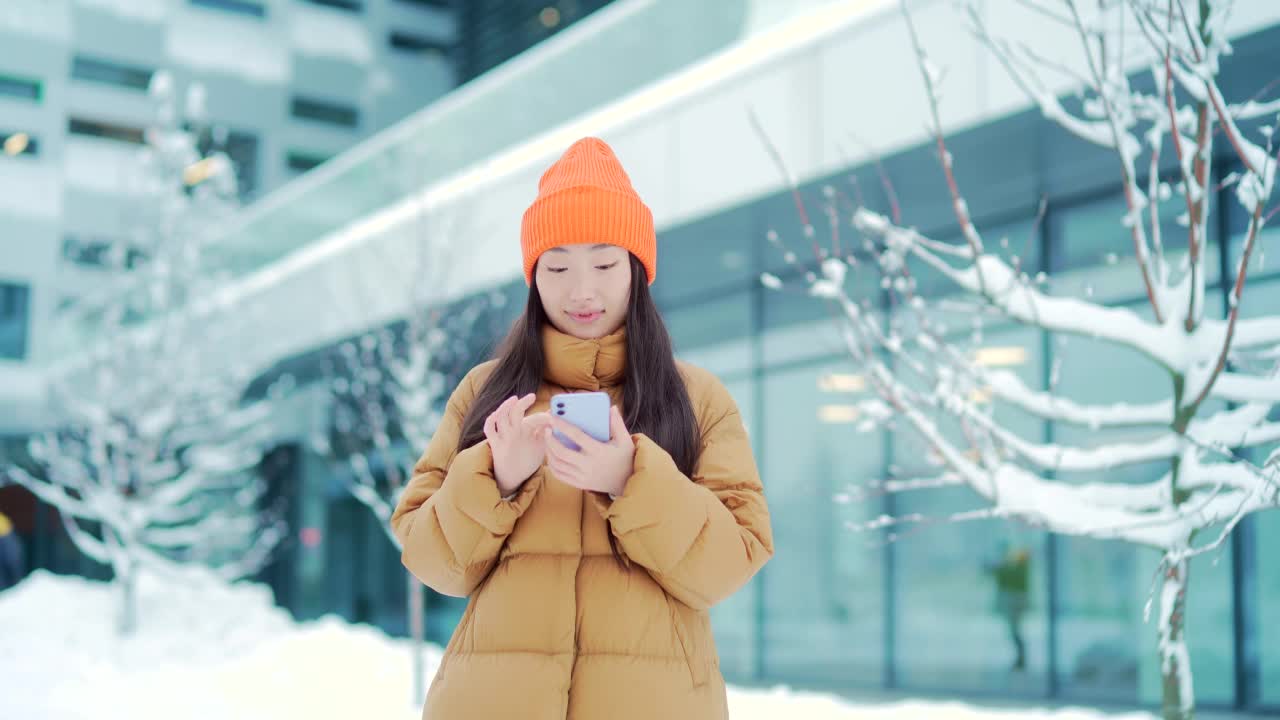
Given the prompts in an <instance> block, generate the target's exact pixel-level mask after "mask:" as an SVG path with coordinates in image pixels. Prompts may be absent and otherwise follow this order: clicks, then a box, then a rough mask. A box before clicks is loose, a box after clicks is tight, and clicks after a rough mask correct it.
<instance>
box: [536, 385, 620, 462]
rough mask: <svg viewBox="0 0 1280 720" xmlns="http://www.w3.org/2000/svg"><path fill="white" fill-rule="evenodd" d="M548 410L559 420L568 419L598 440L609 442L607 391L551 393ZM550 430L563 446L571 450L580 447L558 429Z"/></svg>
mask: <svg viewBox="0 0 1280 720" xmlns="http://www.w3.org/2000/svg"><path fill="white" fill-rule="evenodd" d="M549 412H551V413H552V414H553V415H555V416H556V417H558V418H560V419H561V420H568V421H569V422H571V423H573V424H574V425H576V426H578V427H579V428H581V429H582V431H583V432H585V433H586V434H588V435H590V436H591V437H593V438H595V439H597V440H599V441H600V442H609V394H608V393H603V392H586V393H562V394H560V395H553V396H552V397H551V408H550V410H549ZM551 432H552V434H553V435H555V436H556V437H557V438H559V439H560V442H562V443H564V445H565V447H567V448H570V449H572V450H581V449H582V448H580V447H578V444H577V443H575V442H574V441H572V440H570V439H569V438H568V437H567V436H565V435H564V434H562V433H561V432H560V431H559V430H552V431H551Z"/></svg>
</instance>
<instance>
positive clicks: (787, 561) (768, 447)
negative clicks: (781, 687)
mask: <svg viewBox="0 0 1280 720" xmlns="http://www.w3.org/2000/svg"><path fill="white" fill-rule="evenodd" d="M849 374H850V368H849V363H848V362H846V361H837V362H832V363H822V364H814V365H807V366H804V367H800V368H794V369H788V370H785V371H775V372H771V373H769V374H768V376H766V377H765V380H764V417H763V418H760V420H759V422H757V423H756V425H757V427H759V428H760V431H761V433H762V436H761V437H760V438H758V439H757V441H756V442H757V443H762V444H763V445H764V447H763V448H758V450H759V451H760V452H761V460H762V462H761V468H760V470H761V475H762V477H765V478H767V480H766V482H765V493H766V495H767V496H768V499H769V508H770V512H771V515H772V522H773V532H774V542H775V544H776V545H777V547H779V548H787V552H785V553H783V552H779V553H778V555H777V557H775V558H774V559H773V560H772V561H770V563H769V564H768V565H767V566H766V567H765V569H764V571H763V573H764V590H763V595H764V598H763V599H764V607H763V611H764V617H765V632H764V646H763V648H761V649H760V652H761V654H762V656H763V661H764V666H765V671H766V673H767V674H768V676H769V677H770V678H771V679H777V680H780V681H784V682H785V681H788V680H795V681H802V682H804V683H806V684H814V683H839V684H840V685H843V686H849V685H850V684H862V685H872V686H874V685H879V684H880V681H881V677H882V672H883V667H884V661H885V655H884V646H885V645H884V638H885V634H884V617H885V606H884V600H885V593H884V590H883V588H884V574H883V570H884V563H883V558H884V551H883V550H882V549H881V548H878V547H875V546H874V544H873V543H871V542H869V537H868V536H867V535H861V534H855V533H853V532H852V531H850V530H848V529H847V528H846V523H849V522H855V523H862V522H867V521H869V520H871V519H872V518H874V517H876V516H877V515H879V514H880V512H881V508H880V504H879V503H878V502H877V501H876V500H874V499H873V500H870V501H866V502H850V503H845V504H841V503H839V502H836V501H835V500H834V498H835V496H837V495H838V494H839V493H841V492H844V491H845V489H846V486H847V485H848V484H855V483H857V482H859V481H862V480H865V479H866V478H878V477H881V475H882V474H883V472H884V453H883V449H884V439H883V435H882V434H881V433H879V432H874V431H873V432H869V433H860V432H858V431H857V430H856V428H855V419H854V418H853V417H852V416H851V414H850V413H849V412H848V409H850V408H852V407H853V403H856V402H857V401H858V400H861V399H863V398H864V397H865V395H864V394H863V393H864V392H866V390H865V389H862V388H857V387H856V386H854V385H852V384H849V383H842V382H840V381H842V380H844V379H845V378H848V377H849ZM833 376H834V377H833ZM833 380H834V382H833ZM871 539H872V540H873V539H874V538H871Z"/></svg>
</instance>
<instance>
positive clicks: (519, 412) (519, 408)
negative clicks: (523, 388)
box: [507, 393, 537, 428]
mask: <svg viewBox="0 0 1280 720" xmlns="http://www.w3.org/2000/svg"><path fill="white" fill-rule="evenodd" d="M536 398H537V396H536V395H534V394H533V393H529V394H528V395H525V396H524V397H520V398H513V399H514V400H515V402H513V403H511V407H509V408H507V427H511V428H514V427H517V426H519V425H520V421H521V420H524V412H525V411H526V410H528V409H529V406H531V405H533V401H534V400H535V399H536Z"/></svg>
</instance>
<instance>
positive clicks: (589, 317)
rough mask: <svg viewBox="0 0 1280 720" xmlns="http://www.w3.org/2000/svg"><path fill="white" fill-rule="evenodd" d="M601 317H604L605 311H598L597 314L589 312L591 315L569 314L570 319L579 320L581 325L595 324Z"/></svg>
mask: <svg viewBox="0 0 1280 720" xmlns="http://www.w3.org/2000/svg"><path fill="white" fill-rule="evenodd" d="M601 315H604V311H603V310H596V311H595V312H589V313H575V312H571V313H569V317H571V318H573V319H574V320H577V321H578V322H580V323H590V322H595V321H596V320H598V319H599V318H600V316H601Z"/></svg>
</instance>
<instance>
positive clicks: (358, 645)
mask: <svg viewBox="0 0 1280 720" xmlns="http://www.w3.org/2000/svg"><path fill="white" fill-rule="evenodd" d="M139 593H140V595H139V598H140V603H141V607H140V618H141V629H140V632H139V633H138V635H137V636H135V637H132V638H129V639H127V640H121V639H120V638H118V637H116V635H115V634H114V631H113V629H112V619H113V617H114V614H115V611H116V607H117V597H116V595H115V594H114V592H113V590H112V588H110V586H108V585H106V584H104V583H101V582H96V581H90V580H84V579H82V578H77V577H67V576H60V575H54V574H51V573H48V572H44V571H38V572H36V573H34V574H33V575H32V576H30V577H29V578H27V579H26V580H25V581H24V582H23V583H21V584H20V585H18V586H17V587H14V588H12V589H10V590H7V591H5V592H0V628H3V631H2V632H0V680H2V684H3V686H4V692H3V693H0V718H32V719H35V718H39V719H40V720H68V719H70V718H77V719H78V718H93V719H94V720H112V719H114V718H120V719H122V720H123V719H124V718H128V719H129V720H150V719H156V720H159V719H161V718H163V719H164V720H170V719H171V718H176V717H181V718H184V719H190V720H195V719H204V718H208V719H210V720H213V719H214V718H217V719H218V720H223V719H224V718H237V720H257V719H259V718H261V719H262V720H267V719H268V718H270V719H272V720H292V719H294V718H296V719H297V720H303V719H304V718H305V719H306V720H321V719H323V718H352V717H367V718H385V719H403V720H415V719H416V718H418V717H419V715H420V708H418V707H415V706H413V705H412V704H411V703H410V702H409V693H410V686H411V682H410V681H411V678H410V667H411V663H410V654H409V646H408V644H407V643H406V642H404V641H402V640H399V639H396V638H390V637H387V636H386V635H385V634H383V633H382V632H381V631H379V630H376V629H373V628H370V627H367V626H360V625H350V624H348V623H346V622H345V621H342V620H340V619H338V618H335V617H325V618H322V619H321V620H318V621H315V622H307V623H295V622H293V620H292V619H291V618H290V617H289V616H288V614H287V613H285V612H284V611H282V610H280V609H279V608H277V607H275V606H274V605H273V604H272V598H271V593H270V591H269V590H268V589H267V588H265V587H263V586H260V585H253V584H249V583H237V584H233V585H227V584H225V583H222V582H220V581H217V580H216V579H213V578H211V577H210V576H207V575H195V576H193V577H192V579H191V581H190V582H189V583H187V584H186V585H185V586H177V585H175V584H174V583H172V582H161V581H159V580H157V579H156V578H153V577H145V578H143V579H142V580H141V581H140V584H139ZM439 660H440V649H439V648H438V647H431V648H429V649H428V653H427V669H426V673H427V677H428V679H429V678H430V675H431V674H432V673H434V672H435V669H436V667H437V666H438V665H439ZM729 703H730V708H731V714H732V717H733V718H734V720H762V719H763V718H770V719H773V718H779V719H781V718H785V719H787V720H790V719H791V718H805V719H806V720H846V719H847V720H853V719H854V718H858V719H860V720H862V719H870V720H878V719H882V718H931V719H937V720H978V719H991V718H1008V719H1010V720H1012V718H1029V719H1032V720H1040V719H1050V718H1051V719H1052V720H1098V719H1099V718H1102V717H1106V716H1104V715H1102V714H1099V713H1097V712H1095V711H1091V710H1075V709H1067V710H1054V711H1049V710H1044V711H1040V710H1027V709H1024V708H1019V709H1010V710H990V709H985V708H980V707H973V706H970V705H965V704H962V703H943V702H925V701H919V700H907V701H902V702H896V703H886V704H881V705H862V704H855V703H850V702H846V701H843V700H840V699H837V698H834V697H831V696H828V695H820V694H813V693H800V692H794V691H792V690H789V689H787V688H784V687H779V688H774V689H768V690H744V689H740V688H731V689H730V691H729ZM1114 717H1115V718H1116V720H1152V716H1151V715H1148V714H1146V713H1130V714H1127V715H1117V716H1114Z"/></svg>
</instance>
